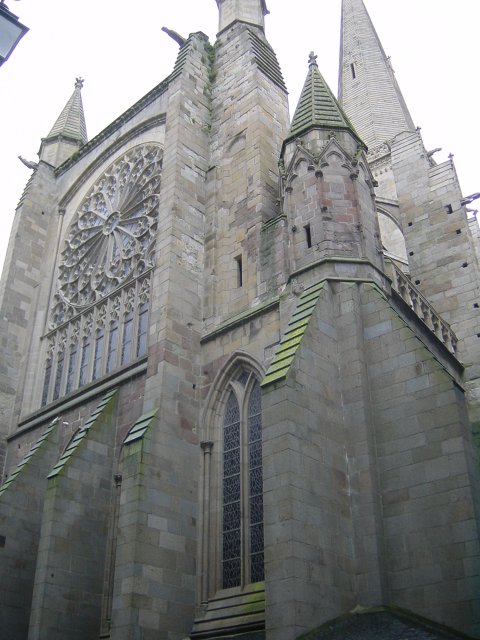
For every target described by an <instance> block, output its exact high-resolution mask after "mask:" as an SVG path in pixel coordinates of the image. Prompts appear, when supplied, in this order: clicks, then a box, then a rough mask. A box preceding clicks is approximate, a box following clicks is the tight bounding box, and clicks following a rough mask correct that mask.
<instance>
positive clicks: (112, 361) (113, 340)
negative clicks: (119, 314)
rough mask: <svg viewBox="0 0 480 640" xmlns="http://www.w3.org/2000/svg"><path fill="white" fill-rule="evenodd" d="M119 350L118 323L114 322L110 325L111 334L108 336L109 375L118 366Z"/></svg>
mask: <svg viewBox="0 0 480 640" xmlns="http://www.w3.org/2000/svg"><path fill="white" fill-rule="evenodd" d="M117 350H118V322H117V321H116V320H114V321H113V322H112V323H111V324H110V334H109V336H108V352H107V373H110V371H112V370H113V369H115V366H116V364H117Z"/></svg>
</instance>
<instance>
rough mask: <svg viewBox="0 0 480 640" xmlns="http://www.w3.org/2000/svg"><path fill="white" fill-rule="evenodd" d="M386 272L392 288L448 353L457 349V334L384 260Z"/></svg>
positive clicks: (404, 278)
mask: <svg viewBox="0 0 480 640" xmlns="http://www.w3.org/2000/svg"><path fill="white" fill-rule="evenodd" d="M385 266H386V270H387V274H388V276H389V277H390V279H391V281H392V288H393V289H395V291H396V292H397V293H398V294H399V295H400V296H401V298H402V299H403V300H404V301H405V302H406V303H407V304H408V306H409V307H410V308H411V309H412V310H413V311H414V313H415V314H416V315H417V316H418V317H419V318H420V320H421V321H422V322H423V323H424V324H425V325H426V326H427V327H428V328H429V329H430V331H432V332H433V333H434V334H435V335H436V336H437V338H438V339H439V340H440V341H441V342H443V344H444V345H445V346H446V347H447V349H448V350H449V351H450V353H456V351H457V342H458V340H457V336H456V335H455V334H454V333H453V331H452V329H451V328H450V325H449V324H448V322H445V320H442V318H441V317H440V315H439V314H438V313H437V312H436V311H435V309H434V308H433V307H432V305H431V304H430V303H429V302H428V300H427V299H426V298H425V297H424V296H423V295H422V294H421V293H420V291H419V290H418V289H417V287H416V286H415V285H414V284H413V283H412V281H411V280H410V278H409V277H408V276H406V275H405V274H404V273H403V272H402V271H401V270H400V269H399V268H398V267H397V266H396V265H395V264H394V263H393V262H391V261H390V260H386V263H385Z"/></svg>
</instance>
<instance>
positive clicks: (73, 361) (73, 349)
mask: <svg viewBox="0 0 480 640" xmlns="http://www.w3.org/2000/svg"><path fill="white" fill-rule="evenodd" d="M76 366H77V343H76V342H72V344H71V345H70V354H69V358H68V371H67V385H66V387H65V393H70V391H71V390H72V389H73V384H74V379H75V369H76Z"/></svg>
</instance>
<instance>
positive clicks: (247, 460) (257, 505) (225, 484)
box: [199, 352, 265, 603]
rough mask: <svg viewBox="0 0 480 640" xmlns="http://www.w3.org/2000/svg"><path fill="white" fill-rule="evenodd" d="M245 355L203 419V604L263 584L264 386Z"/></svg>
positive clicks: (236, 359) (222, 377)
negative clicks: (219, 595)
mask: <svg viewBox="0 0 480 640" xmlns="http://www.w3.org/2000/svg"><path fill="white" fill-rule="evenodd" d="M264 373H265V372H264V368H263V367H262V365H261V364H260V363H259V362H258V361H257V360H255V359H254V358H253V357H252V356H250V355H249V354H248V353H245V352H236V353H234V354H232V356H230V358H229V359H228V361H227V362H226V363H225V366H224V367H223V368H222V370H221V371H220V372H219V373H218V375H217V376H216V379H215V381H214V383H213V385H212V388H211V390H210V393H209V395H208V398H207V403H206V407H205V411H204V413H203V416H202V423H203V424H202V427H201V429H202V434H203V436H204V437H203V438H202V443H201V447H202V451H203V458H202V460H203V473H202V488H201V505H202V518H201V520H202V534H201V538H202V540H201V543H200V554H199V557H200V558H201V562H200V565H201V566H200V571H199V579H200V587H201V589H200V591H201V602H203V603H206V602H208V601H209V599H210V598H212V597H214V596H215V594H217V593H218V592H219V591H222V590H223V589H242V588H244V587H245V585H248V584H251V583H257V582H259V581H262V580H263V579H264V578H263V471H262V434H261V424H262V414H261V388H260V381H261V380H262V378H263V376H264Z"/></svg>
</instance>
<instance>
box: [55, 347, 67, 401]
mask: <svg viewBox="0 0 480 640" xmlns="http://www.w3.org/2000/svg"><path fill="white" fill-rule="evenodd" d="M64 358H65V354H64V352H63V351H61V352H60V353H59V354H58V358H57V370H56V372H55V385H54V387H53V399H54V400H57V399H58V398H59V397H60V387H61V385H62V376H63V361H64Z"/></svg>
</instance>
